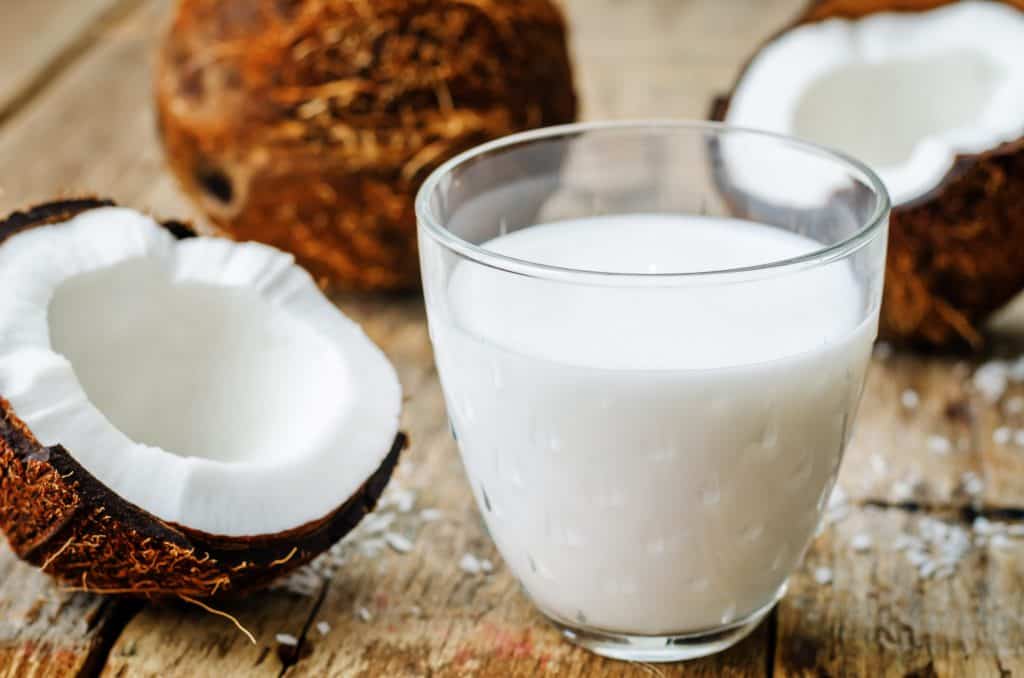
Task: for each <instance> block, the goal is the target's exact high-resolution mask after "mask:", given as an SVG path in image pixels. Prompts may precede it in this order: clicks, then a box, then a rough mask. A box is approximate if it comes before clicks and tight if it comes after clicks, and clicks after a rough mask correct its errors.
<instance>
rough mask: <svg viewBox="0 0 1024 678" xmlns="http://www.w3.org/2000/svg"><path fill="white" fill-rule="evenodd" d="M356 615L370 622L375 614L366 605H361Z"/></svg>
mask: <svg viewBox="0 0 1024 678" xmlns="http://www.w3.org/2000/svg"><path fill="white" fill-rule="evenodd" d="M356 616H357V617H359V619H360V620H362V621H364V622H368V621H370V620H372V619H373V614H371V613H370V611H369V610H368V609H366V608H365V607H361V608H359V609H358V610H356Z"/></svg>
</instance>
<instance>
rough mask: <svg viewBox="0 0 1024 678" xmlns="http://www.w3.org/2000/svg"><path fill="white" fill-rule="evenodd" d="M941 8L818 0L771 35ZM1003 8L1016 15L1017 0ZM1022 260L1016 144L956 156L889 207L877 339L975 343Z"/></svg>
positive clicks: (1021, 272) (887, 0) (723, 110)
mask: <svg viewBox="0 0 1024 678" xmlns="http://www.w3.org/2000/svg"><path fill="white" fill-rule="evenodd" d="M947 4H950V0H819V1H817V2H813V3H812V4H811V5H810V6H809V7H808V8H807V9H806V11H805V12H804V13H803V14H802V15H801V16H800V17H799V18H798V19H797V20H796V22H794V24H792V25H790V26H789V27H787V28H786V29H785V30H783V31H781V32H780V33H779V35H781V34H782V33H785V32H786V31H788V30H791V29H792V28H794V27H796V26H798V25H802V24H806V23H811V22H815V21H822V20H826V19H830V18H836V17H841V18H849V19H857V18H861V17H864V16H867V15H870V14H873V13H876V12H883V11H898V12H923V11H927V10H931V9H935V8H937V7H940V6H942V5H947ZM1006 4H1009V5H1011V6H1013V7H1016V8H1017V9H1020V10H1021V11H1024V0H1006ZM776 37H778V36H776ZM774 39H775V38H772V40H774ZM979 39H981V38H979ZM769 42H770V41H769ZM745 70H746V68H744V69H743V71H744V72H745ZM740 79H742V72H741V75H740ZM728 107H729V97H728V96H725V97H720V98H719V99H718V100H717V101H716V102H715V105H714V107H713V110H712V112H711V118H712V119H714V120H724V119H725V116H726V114H727V112H728ZM1021 262H1024V140H1019V141H1015V142H1012V143H1007V144H1002V145H1000V146H997V147H995V148H992V149H990V150H989V151H986V152H984V153H980V154H976V155H961V156H958V157H957V159H956V161H955V163H954V166H953V167H952V169H951V170H950V171H949V172H948V173H947V175H946V177H945V178H944V179H943V180H942V182H941V183H940V185H939V186H938V187H937V188H936V189H935V190H933V191H931V192H929V193H927V194H925V195H923V196H920V197H919V198H917V199H916V200H914V201H913V202H910V203H906V204H903V205H896V206H894V207H893V210H892V219H891V222H890V227H889V252H888V260H887V262H886V282H885V291H884V295H883V302H882V313H881V320H880V327H879V336H880V338H882V339H886V340H888V341H891V342H893V343H896V344H901V345H907V346H910V347H914V348H920V349H929V350H930V349H939V350H963V349H975V350H976V349H980V348H981V347H982V346H983V345H984V336H983V333H982V327H983V325H984V323H985V321H986V320H987V319H988V318H989V317H990V316H991V315H992V313H993V312H995V311H997V310H999V309H1000V308H1002V307H1003V306H1005V305H1006V304H1007V303H1008V302H1009V301H1010V300H1011V299H1013V298H1014V297H1015V296H1016V295H1017V294H1018V293H1019V292H1020V291H1021V290H1022V289H1024V265H1022V263H1021Z"/></svg>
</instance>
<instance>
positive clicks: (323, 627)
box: [316, 621, 331, 636]
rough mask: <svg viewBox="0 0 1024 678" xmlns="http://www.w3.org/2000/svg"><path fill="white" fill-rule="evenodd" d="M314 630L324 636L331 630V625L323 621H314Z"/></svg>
mask: <svg viewBox="0 0 1024 678" xmlns="http://www.w3.org/2000/svg"><path fill="white" fill-rule="evenodd" d="M316 630H317V632H318V633H319V634H320V635H321V636H326V635H327V634H328V633H330V632H331V625H330V624H328V623H327V622H325V621H322V622H317V623H316Z"/></svg>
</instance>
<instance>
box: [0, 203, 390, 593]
mask: <svg viewBox="0 0 1024 678" xmlns="http://www.w3.org/2000/svg"><path fill="white" fill-rule="evenodd" d="M112 204H113V203H112V202H111V201H109V200H96V199H81V200H69V201H62V202H55V203H48V204H46V205H40V206H38V207H35V208H32V209H30V210H26V211H24V212H16V213H14V214H12V215H11V216H10V217H8V218H7V219H6V220H4V221H2V222H0V244H2V243H3V241H4V240H6V239H7V238H9V237H11V236H12V235H14V234H16V233H19V232H22V231H24V230H27V229H29V228H34V227H37V226H41V225H45V224H52V223H58V222H61V221H65V220H67V219H70V218H71V217H73V216H75V215H76V214H79V213H81V212H83V211H85V210H88V209H93V208H96V207H105V206H110V205H112ZM164 226H165V227H166V228H168V230H170V232H171V233H172V234H174V235H175V236H176V237H177V238H179V239H181V238H187V237H192V236H194V235H195V233H194V232H193V231H192V229H191V228H190V227H189V226H188V225H187V224H184V223H182V222H177V221H171V222H165V224H164ZM405 445H406V437H405V436H404V435H403V434H401V433H400V434H399V435H398V437H397V438H396V440H395V442H394V444H393V446H392V448H391V451H390V452H389V454H388V455H387V457H386V458H385V459H384V461H383V462H382V463H381V465H380V467H379V468H378V469H377V470H376V471H375V472H374V473H373V475H371V476H370V478H368V479H367V480H366V482H365V483H363V485H362V486H361V487H360V488H359V490H358V491H357V492H356V493H355V494H354V495H353V496H352V497H351V498H349V499H348V500H347V501H346V502H345V503H344V504H343V505H341V506H339V507H338V508H337V509H335V510H334V511H333V512H331V513H330V514H329V515H327V516H325V517H323V518H321V519H319V520H316V521H313V522H310V523H307V524H305V525H302V526H299V527H296V528H294V529H292V530H288V531H287V532H282V533H277V534H270V535H260V536H253V537H221V536H217V535H211V534H207V533H204V532H201V531H197V530H193V529H190V528H189V527H187V526H184V525H175V524H173V523H167V522H164V521H162V520H160V519H158V518H157V517H155V516H153V515H152V514H150V513H148V512H146V511H145V510H143V509H141V508H139V507H138V506H136V505H134V504H131V503H129V502H128V501H126V500H124V499H123V498H122V497H121V496H119V495H118V494H116V493H115V492H113V491H112V490H110V489H109V488H108V487H106V486H105V485H103V484H102V483H101V482H99V481H98V480H97V479H96V478H95V477H94V476H93V475H92V474H91V473H89V471H87V470H86V469H85V468H84V467H83V466H82V465H81V464H79V463H78V462H77V461H76V460H75V458H74V453H73V450H67V449H65V448H64V447H63V446H62V445H54V446H51V447H46V446H43V445H42V444H41V443H40V442H39V441H38V440H37V439H36V437H35V435H33V433H32V431H30V430H29V428H28V427H27V426H26V425H25V423H24V422H23V421H22V420H21V419H19V418H18V416H17V413H16V412H14V410H13V408H12V407H11V405H10V403H9V402H8V401H6V400H5V399H4V398H3V397H2V394H0V531H2V532H3V533H4V534H5V535H6V537H7V541H8V543H9V544H10V547H11V549H12V550H13V551H14V553H15V554H16V555H17V556H18V557H19V558H21V559H23V560H25V561H27V562H29V563H31V564H33V565H35V566H37V567H40V568H42V570H43V571H44V572H46V573H47V574H50V575H52V576H54V577H56V578H57V579H59V580H61V581H63V582H64V583H66V584H67V586H68V587H70V588H74V589H82V590H87V591H92V592H95V593H112V594H125V595H135V596H145V597H150V598H161V597H183V596H184V597H189V598H209V597H212V596H217V595H234V594H238V593H244V592H246V591H251V590H254V589H258V588H261V587H264V586H266V585H267V584H269V583H271V582H272V581H274V580H275V579H277V578H279V577H281V576H284V575H286V574H288V573H289V572H291V571H293V570H295V569H296V568H298V567H300V566H301V565H304V564H305V563H308V562H309V561H310V560H312V559H313V558H314V557H315V556H317V555H319V554H320V553H322V552H324V551H325V550H327V549H328V548H329V547H330V546H332V545H333V544H334V543H336V542H337V541H338V540H339V539H341V538H342V537H343V536H345V535H346V534H347V533H348V532H350V531H351V530H352V529H353V528H354V527H355V526H356V524H358V523H359V521H360V520H361V519H362V518H363V516H365V515H366V514H367V513H369V512H370V511H372V510H373V508H374V507H375V505H376V502H377V500H378V498H379V497H380V495H381V493H382V492H383V491H384V487H385V486H386V485H387V482H388V480H389V479H390V477H391V473H392V471H393V470H394V468H395V465H396V464H397V462H398V457H399V454H400V452H401V450H402V448H404V447H405Z"/></svg>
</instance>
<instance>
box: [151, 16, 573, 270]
mask: <svg viewBox="0 0 1024 678" xmlns="http://www.w3.org/2000/svg"><path fill="white" fill-rule="evenodd" d="M156 107H157V116H158V124H159V130H160V136H161V138H162V140H163V144H164V147H165V151H166V157H167V161H168V163H169V165H170V167H171V169H172V170H173V172H174V174H175V175H176V176H177V178H178V179H179V181H180V183H181V185H182V186H183V187H184V189H185V191H186V192H187V193H188V194H189V195H190V196H192V198H193V199H194V200H195V201H196V202H197V203H198V204H199V206H200V207H201V208H202V209H203V211H204V212H205V213H206V214H207V215H208V216H209V218H210V219H211V220H212V222H213V223H214V224H215V225H216V226H217V227H219V228H220V229H221V230H222V231H223V232H225V233H226V234H228V235H230V236H233V237H237V238H239V239H242V240H258V241H262V242H266V243H269V244H271V245H274V246H275V247H278V248H280V249H283V250H286V251H291V252H293V253H294V254H295V255H296V258H297V259H298V261H299V263H301V264H302V265H303V266H305V267H306V268H308V269H309V270H310V271H311V272H312V273H313V274H314V276H315V277H317V279H318V280H321V281H322V282H324V283H326V284H328V285H330V286H331V287H334V288H347V289H358V290H397V289H407V288H413V287H416V286H418V285H419V263H418V258H417V254H416V225H415V215H414V209H413V199H414V196H415V193H416V191H417V190H418V188H419V186H420V184H421V183H422V181H423V179H425V178H426V176H427V174H429V173H430V171H431V170H433V169H434V168H436V167H437V166H438V165H440V164H441V163H442V162H443V161H445V160H447V159H449V158H450V157H452V156H453V155H455V154H457V153H459V152H461V151H463V150H466V149H468V148H471V147H473V146H475V145H477V144H480V143H481V142H484V141H488V140H491V139H494V138H497V137H500V136H504V135H506V134H509V133H512V132H516V131H521V130H524V129H529V128H534V127H541V126H546V125H553V124H560V123H567V122H571V121H573V120H574V119H575V117H576V97H575V94H574V88H573V79H572V71H571V67H570V62H569V56H568V51H567V46H566V29H565V21H564V18H563V16H562V14H561V12H560V10H559V9H558V8H557V7H556V6H555V5H554V4H553V3H552V2H551V1H550V0H473V1H472V2H465V1H462V0H373V1H372V2H365V1H362V0H359V1H357V0H289V1H287V2H282V1H281V0H180V2H179V3H178V5H177V11H176V13H175V15H174V18H173V21H172V25H171V29H170V32H169V33H168V35H167V38H166V40H165V42H164V44H163V47H162V49H161V51H160V54H159V61H158V65H157V76H156Z"/></svg>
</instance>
